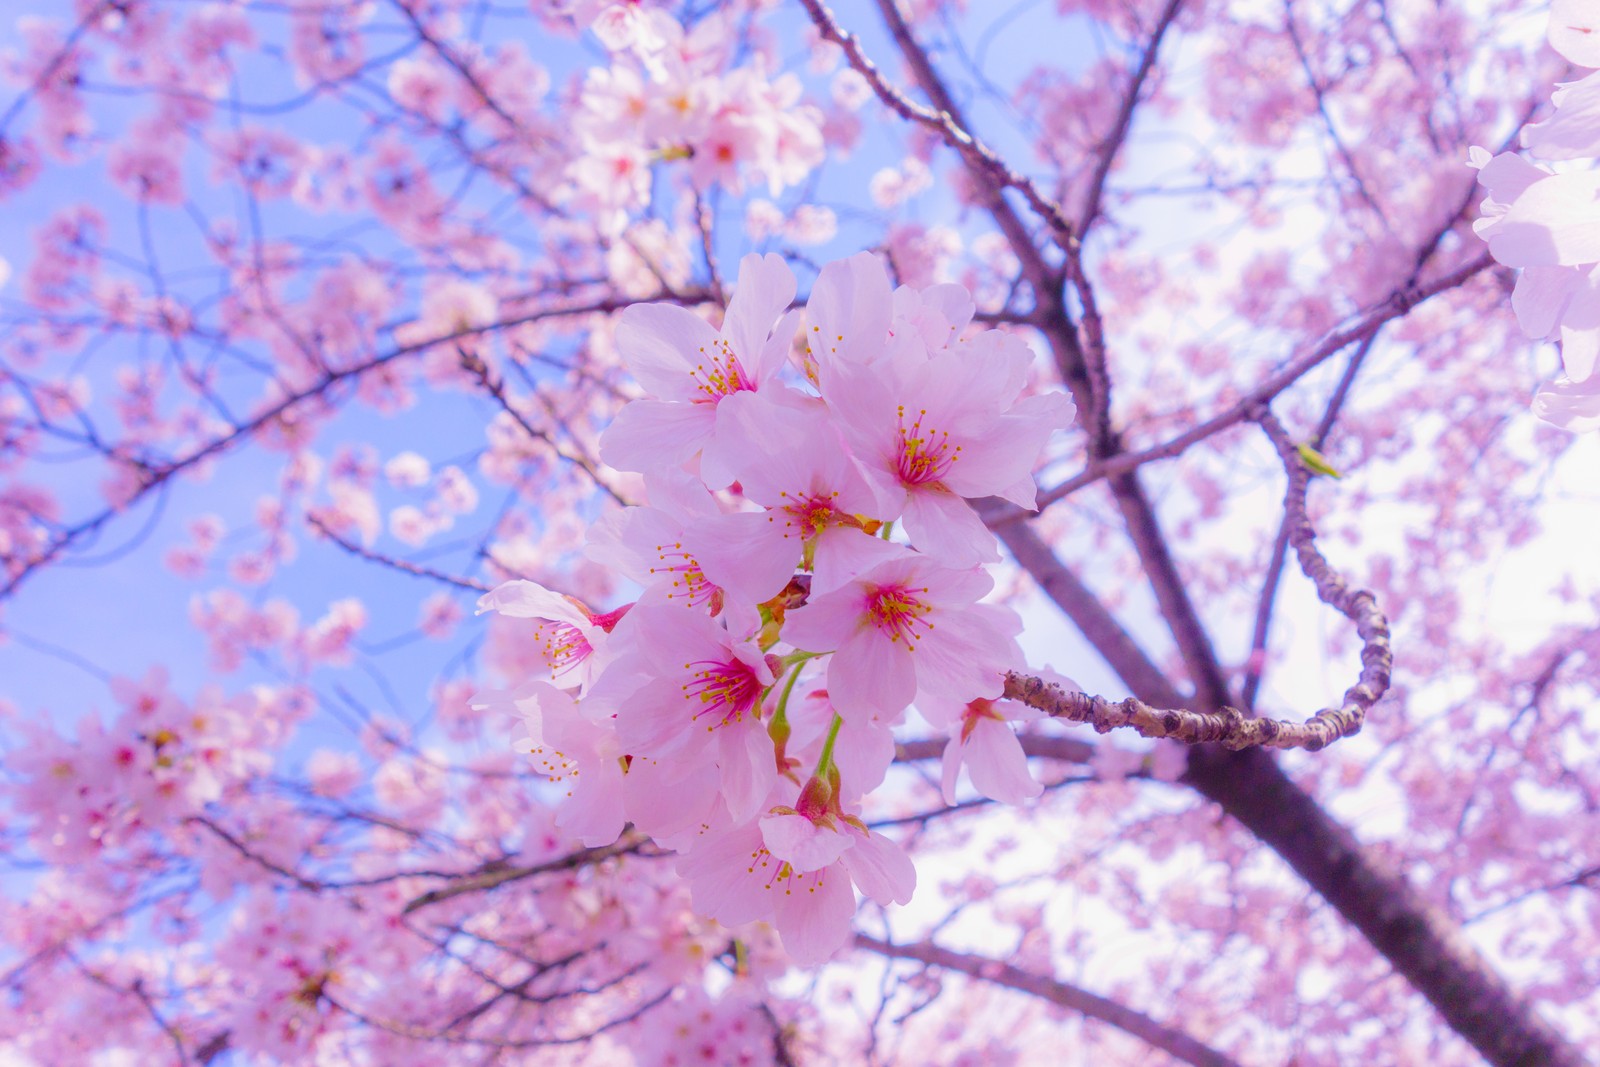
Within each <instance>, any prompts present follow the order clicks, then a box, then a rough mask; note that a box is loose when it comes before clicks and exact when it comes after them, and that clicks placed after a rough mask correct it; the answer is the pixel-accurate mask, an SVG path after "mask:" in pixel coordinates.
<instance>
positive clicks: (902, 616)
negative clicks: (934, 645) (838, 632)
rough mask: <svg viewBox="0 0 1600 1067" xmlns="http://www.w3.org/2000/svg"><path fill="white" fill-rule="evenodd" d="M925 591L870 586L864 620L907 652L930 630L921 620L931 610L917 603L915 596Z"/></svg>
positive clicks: (926, 622)
mask: <svg viewBox="0 0 1600 1067" xmlns="http://www.w3.org/2000/svg"><path fill="white" fill-rule="evenodd" d="M927 591H928V589H927V587H926V586H923V587H922V588H921V589H908V588H906V587H905V586H901V585H879V586H873V587H872V592H871V593H870V594H869V595H868V598H867V618H868V619H869V620H870V621H871V623H872V624H873V625H874V626H876V627H877V628H878V629H879V630H881V631H882V632H883V633H885V634H887V635H888V636H889V640H890V641H892V642H894V643H896V644H898V643H900V642H902V641H903V642H904V643H905V648H906V651H908V652H909V651H911V650H912V649H914V648H915V647H916V643H917V642H918V641H920V640H922V638H923V636H924V634H925V633H926V632H927V631H928V630H931V629H933V623H931V622H929V621H928V620H927V619H925V618H923V616H924V615H926V614H928V612H930V611H932V610H933V608H932V606H931V605H929V604H925V603H923V602H922V601H921V600H919V599H917V594H918V593H926V592H927Z"/></svg>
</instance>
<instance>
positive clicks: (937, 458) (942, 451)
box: [895, 407, 961, 485]
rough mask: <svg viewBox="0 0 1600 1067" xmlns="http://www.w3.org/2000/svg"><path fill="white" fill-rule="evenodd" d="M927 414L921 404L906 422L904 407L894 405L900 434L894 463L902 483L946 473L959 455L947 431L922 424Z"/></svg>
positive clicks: (929, 481)
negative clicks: (915, 414)
mask: <svg viewBox="0 0 1600 1067" xmlns="http://www.w3.org/2000/svg"><path fill="white" fill-rule="evenodd" d="M927 417H928V411H927V409H926V408H922V409H920V410H918V412H917V416H916V418H914V419H912V420H911V424H910V425H909V426H908V425H907V424H906V409H905V408H904V407H900V408H898V409H897V412H896V416H895V430H896V431H897V432H898V433H899V434H900V452H899V456H898V457H897V458H896V462H895V466H896V473H898V474H899V476H900V482H901V484H903V485H929V484H932V483H936V482H938V481H940V480H941V479H942V478H944V476H945V475H946V474H949V473H950V468H951V467H953V466H955V462H956V460H958V459H960V458H961V446H960V445H952V444H951V443H950V435H949V434H948V433H946V432H944V431H942V430H939V429H937V428H935V427H933V426H924V425H923V420H924V419H926V418H927Z"/></svg>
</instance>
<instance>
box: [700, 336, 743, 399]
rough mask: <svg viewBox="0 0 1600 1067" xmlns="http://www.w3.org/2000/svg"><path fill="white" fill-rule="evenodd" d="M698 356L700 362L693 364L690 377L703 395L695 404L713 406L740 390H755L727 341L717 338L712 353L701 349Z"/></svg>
mask: <svg viewBox="0 0 1600 1067" xmlns="http://www.w3.org/2000/svg"><path fill="white" fill-rule="evenodd" d="M700 356H701V360H700V362H699V363H696V364H695V366H694V371H693V373H692V375H691V376H692V377H693V378H694V384H695V388H696V389H698V390H699V391H700V392H701V393H703V394H704V395H703V396H702V397H699V398H697V399H696V400H695V403H697V404H715V403H716V402H717V401H719V400H721V399H722V398H723V397H725V396H731V395H732V394H734V393H737V392H739V391H740V390H742V389H748V390H752V391H753V390H754V389H755V387H756V386H755V383H754V382H752V381H751V380H750V379H749V378H748V377H746V376H745V373H744V366H743V365H742V364H740V362H739V357H738V356H736V355H734V354H733V346H732V345H730V344H728V342H727V341H725V340H723V339H722V338H720V337H719V338H717V340H716V342H715V343H714V344H713V345H712V351H710V352H707V351H706V350H705V349H704V348H702V349H701V350H700Z"/></svg>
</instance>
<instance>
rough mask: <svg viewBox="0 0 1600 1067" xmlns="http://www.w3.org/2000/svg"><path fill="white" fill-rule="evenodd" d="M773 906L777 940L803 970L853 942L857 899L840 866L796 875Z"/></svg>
mask: <svg viewBox="0 0 1600 1067" xmlns="http://www.w3.org/2000/svg"><path fill="white" fill-rule="evenodd" d="M774 903H775V907H774V909H773V910H774V911H775V912H776V917H775V921H776V924H777V927H778V936H779V937H781V938H782V939H783V947H784V949H785V950H786V951H787V952H788V953H789V955H790V957H792V958H793V959H794V961H795V962H796V963H798V964H800V965H801V966H802V967H812V966H815V965H817V964H819V963H821V962H823V961H824V960H826V959H827V958H828V957H829V956H831V955H833V954H834V953H835V952H837V951H839V949H840V948H842V947H844V944H845V942H846V941H848V940H849V939H850V924H851V922H852V921H853V920H854V919H855V917H856V895H855V893H853V892H851V890H850V875H849V873H848V872H846V871H845V869H844V868H843V867H841V866H839V865H837V864H835V865H834V866H832V867H825V868H823V869H822V870H820V871H813V872H811V873H809V874H797V875H794V876H793V877H792V878H790V879H789V883H788V884H787V885H785V886H783V887H782V891H781V892H780V893H778V894H777V896H776V899H775V902H774Z"/></svg>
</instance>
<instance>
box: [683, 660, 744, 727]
mask: <svg viewBox="0 0 1600 1067" xmlns="http://www.w3.org/2000/svg"><path fill="white" fill-rule="evenodd" d="M683 666H684V669H685V670H687V671H689V672H690V675H689V680H688V681H687V682H685V683H683V696H684V699H685V700H698V701H699V702H700V710H699V711H697V712H695V713H694V718H696V719H699V718H700V716H702V715H710V716H711V719H712V721H711V722H709V723H707V724H706V729H707V730H715V729H716V728H717V727H719V726H726V725H729V724H731V723H736V722H740V721H742V720H743V719H744V713H745V712H747V711H749V710H751V709H752V708H754V707H755V706H756V702H757V701H759V700H760V699H761V690H762V688H763V687H762V685H761V681H760V679H758V678H757V677H756V676H755V672H753V671H752V670H751V669H750V668H749V666H747V665H746V664H744V663H743V662H740V661H739V660H735V661H733V662H732V663H728V662H725V661H723V660H710V659H703V660H698V661H696V662H694V663H685V664H684V665H683Z"/></svg>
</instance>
